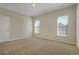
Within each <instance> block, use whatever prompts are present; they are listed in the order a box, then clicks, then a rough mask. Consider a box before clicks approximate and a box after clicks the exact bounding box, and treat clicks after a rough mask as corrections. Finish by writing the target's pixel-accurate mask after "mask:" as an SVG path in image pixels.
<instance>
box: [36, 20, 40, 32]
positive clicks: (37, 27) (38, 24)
mask: <svg viewBox="0 0 79 59" xmlns="http://www.w3.org/2000/svg"><path fill="white" fill-rule="evenodd" d="M39 27H40V21H39V20H36V21H35V33H39Z"/></svg>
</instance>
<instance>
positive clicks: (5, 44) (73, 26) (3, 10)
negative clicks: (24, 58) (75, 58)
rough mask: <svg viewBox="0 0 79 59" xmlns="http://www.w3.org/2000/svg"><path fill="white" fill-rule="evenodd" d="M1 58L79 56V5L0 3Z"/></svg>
mask: <svg viewBox="0 0 79 59" xmlns="http://www.w3.org/2000/svg"><path fill="white" fill-rule="evenodd" d="M0 55H79V4H78V3H0Z"/></svg>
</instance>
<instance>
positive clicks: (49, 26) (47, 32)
mask: <svg viewBox="0 0 79 59" xmlns="http://www.w3.org/2000/svg"><path fill="white" fill-rule="evenodd" d="M63 15H68V16H69V26H68V36H67V37H62V36H57V17H59V16H63ZM38 17H39V20H40V31H39V34H34V35H35V36H37V37H40V38H45V39H49V40H56V41H60V42H66V43H72V44H75V43H76V6H75V5H74V6H70V7H67V8H63V9H60V10H56V11H54V12H51V13H48V14H45V15H41V16H38Z"/></svg>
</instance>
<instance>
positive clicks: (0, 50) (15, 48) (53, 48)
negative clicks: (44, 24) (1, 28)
mask: <svg viewBox="0 0 79 59" xmlns="http://www.w3.org/2000/svg"><path fill="white" fill-rule="evenodd" d="M0 54H1V55H77V54H79V50H78V49H77V48H76V46H75V45H69V44H64V43H60V42H56V41H51V40H45V39H39V38H28V39H20V40H16V41H11V42H4V43H0Z"/></svg>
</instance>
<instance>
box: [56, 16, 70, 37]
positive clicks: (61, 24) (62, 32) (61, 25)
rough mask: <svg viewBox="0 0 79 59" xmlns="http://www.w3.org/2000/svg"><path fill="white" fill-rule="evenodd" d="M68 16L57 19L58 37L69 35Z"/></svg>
mask: <svg viewBox="0 0 79 59" xmlns="http://www.w3.org/2000/svg"><path fill="white" fill-rule="evenodd" d="M68 20H69V18H68V16H60V17H58V18H57V36H67V35H68Z"/></svg>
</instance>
